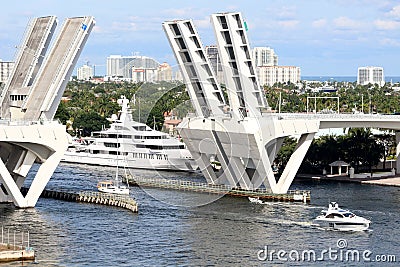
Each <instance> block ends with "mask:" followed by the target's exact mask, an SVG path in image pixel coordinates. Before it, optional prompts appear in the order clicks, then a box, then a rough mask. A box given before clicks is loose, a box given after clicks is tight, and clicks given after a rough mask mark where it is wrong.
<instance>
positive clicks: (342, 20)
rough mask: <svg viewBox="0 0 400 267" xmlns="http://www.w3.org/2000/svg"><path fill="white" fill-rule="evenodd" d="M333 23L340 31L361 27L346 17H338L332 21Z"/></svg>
mask: <svg viewBox="0 0 400 267" xmlns="http://www.w3.org/2000/svg"><path fill="white" fill-rule="evenodd" d="M333 23H334V24H335V26H336V27H339V28H341V29H355V28H359V27H360V26H361V23H360V22H359V21H356V20H353V19H350V18H348V17H338V18H336V19H334V20H333Z"/></svg>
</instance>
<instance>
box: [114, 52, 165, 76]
mask: <svg viewBox="0 0 400 267" xmlns="http://www.w3.org/2000/svg"><path fill="white" fill-rule="evenodd" d="M158 66H160V63H158V62H157V61H156V60H155V59H153V58H150V57H146V56H121V55H111V56H109V57H107V74H106V77H107V79H108V80H125V81H132V80H133V74H134V73H133V70H137V69H157V68H158ZM135 75H136V78H137V73H135ZM136 78H135V79H136Z"/></svg>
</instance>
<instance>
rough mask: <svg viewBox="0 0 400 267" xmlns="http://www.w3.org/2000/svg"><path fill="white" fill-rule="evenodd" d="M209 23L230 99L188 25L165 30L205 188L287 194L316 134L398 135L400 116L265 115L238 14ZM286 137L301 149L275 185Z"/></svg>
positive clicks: (186, 135) (187, 137)
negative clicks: (372, 131) (369, 131)
mask: <svg viewBox="0 0 400 267" xmlns="http://www.w3.org/2000/svg"><path fill="white" fill-rule="evenodd" d="M211 22H212V25H213V28H214V32H215V37H216V40H217V47H218V53H219V57H220V60H221V68H222V71H223V73H224V80H225V85H226V95H227V98H228V99H225V97H224V94H223V92H222V90H221V88H220V85H219V84H218V83H217V82H216V75H215V73H214V71H213V69H212V67H211V65H210V62H209V60H208V58H207V57H206V54H205V50H204V47H203V45H202V42H201V40H200V37H199V35H198V32H197V30H196V28H195V25H194V23H193V21H192V20H174V21H166V22H164V23H163V29H164V31H165V33H166V35H167V38H168V40H169V43H170V46H171V48H172V50H173V51H174V54H175V57H176V60H177V62H178V64H179V67H180V70H181V72H182V74H183V78H184V81H185V84H186V87H187V90H188V93H189V96H190V99H191V101H192V104H193V107H194V109H195V116H192V117H187V118H185V119H184V120H183V122H182V123H181V124H180V126H179V130H180V134H181V136H182V138H183V140H184V142H185V143H186V145H187V146H188V148H189V150H190V151H191V153H192V155H193V157H194V158H195V159H196V161H197V163H198V164H199V166H200V168H201V171H202V172H203V174H204V176H205V178H206V179H207V182H208V183H209V184H227V185H230V186H232V187H240V188H243V189H252V190H253V189H257V188H260V187H262V186H264V187H265V188H267V189H271V190H272V191H273V192H274V193H286V192H287V191H288V189H289V187H290V185H291V183H292V181H293V179H294V177H295V175H296V173H297V171H298V169H299V167H300V165H301V163H302V161H303V159H304V156H305V154H306V153H307V151H308V149H309V147H310V145H311V142H312V140H313V138H314V136H315V134H316V133H317V132H318V131H319V129H322V128H344V127H382V128H388V129H396V130H400V116H389V115H388V116H375V115H367V114H366V115H359V114H358V115H335V116H332V115H329V116H327V115H325V116H317V115H313V114H275V113H271V112H268V110H269V109H268V104H267V102H266V98H265V95H264V91H263V90H262V88H261V87H260V85H259V82H258V79H257V75H256V72H255V67H254V66H253V61H252V59H251V52H250V46H249V41H248V38H247V34H246V31H247V27H246V24H245V22H244V21H243V18H242V15H241V13H238V12H235V13H217V14H213V15H211ZM228 103H229V104H228ZM287 136H298V144H297V146H296V148H295V150H294V153H293V154H292V155H291V157H290V159H289V161H288V163H287V166H286V168H285V169H284V171H283V173H282V175H281V177H275V175H274V172H273V169H272V164H273V161H274V159H275V157H276V155H277V153H278V152H279V150H280V148H281V146H282V143H283V140H284V138H285V137H287ZM398 139H399V138H398ZM399 151H400V150H399ZM215 158H217V159H218V161H219V162H220V164H221V169H220V170H219V171H216V170H215V169H214V168H213V167H212V164H211V161H213V160H214V159H215ZM397 167H398V168H397V170H400V166H399V165H397Z"/></svg>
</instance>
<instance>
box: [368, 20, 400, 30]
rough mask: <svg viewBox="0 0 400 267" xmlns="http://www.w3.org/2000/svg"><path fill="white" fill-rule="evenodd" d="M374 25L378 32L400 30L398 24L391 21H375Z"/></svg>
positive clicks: (399, 23)
mask: <svg viewBox="0 0 400 267" xmlns="http://www.w3.org/2000/svg"><path fill="white" fill-rule="evenodd" d="M374 25H375V26H376V28H377V29H380V30H396V29H399V28H400V22H398V21H393V20H381V19H378V20H375V21H374Z"/></svg>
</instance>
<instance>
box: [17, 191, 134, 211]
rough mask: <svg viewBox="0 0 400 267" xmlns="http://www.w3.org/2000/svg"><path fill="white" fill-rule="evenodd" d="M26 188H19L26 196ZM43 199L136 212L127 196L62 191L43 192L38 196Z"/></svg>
mask: <svg viewBox="0 0 400 267" xmlns="http://www.w3.org/2000/svg"><path fill="white" fill-rule="evenodd" d="M27 191H28V188H25V187H23V188H21V192H22V193H23V194H24V193H25V194H26V192H27ZM40 196H41V197H43V198H53V199H58V200H64V201H72V202H84V203H93V204H100V205H107V206H114V207H121V208H124V209H128V210H130V211H132V212H135V213H136V212H138V204H137V202H136V200H135V199H133V198H132V197H130V196H127V195H119V194H110V193H102V192H93V191H81V192H78V193H76V192H70V191H63V190H50V189H45V190H43V192H42V194H41V195H40Z"/></svg>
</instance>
